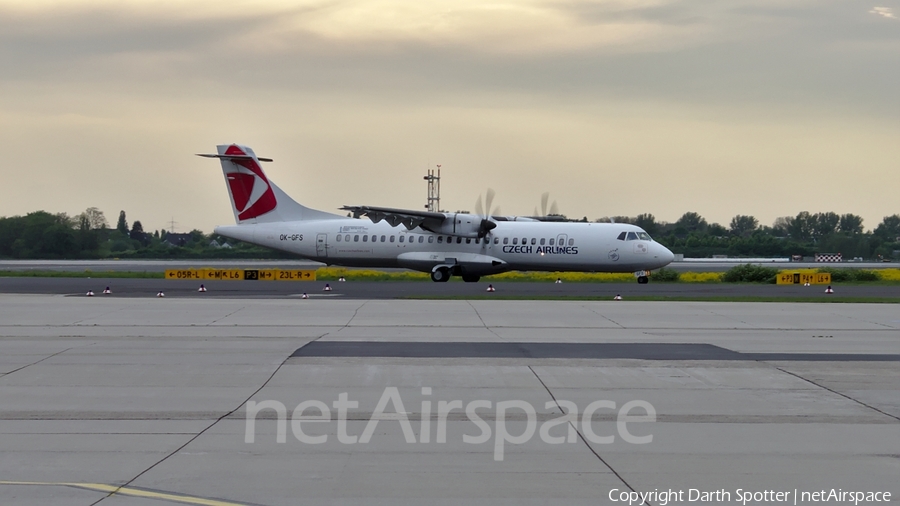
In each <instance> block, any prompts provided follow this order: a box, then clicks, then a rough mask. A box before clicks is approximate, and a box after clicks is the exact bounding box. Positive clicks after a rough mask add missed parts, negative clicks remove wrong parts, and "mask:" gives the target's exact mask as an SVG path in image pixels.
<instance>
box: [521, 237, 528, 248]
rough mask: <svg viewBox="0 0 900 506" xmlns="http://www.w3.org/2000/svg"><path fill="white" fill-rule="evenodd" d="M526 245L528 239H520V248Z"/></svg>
mask: <svg viewBox="0 0 900 506" xmlns="http://www.w3.org/2000/svg"><path fill="white" fill-rule="evenodd" d="M526 244H528V239H527V238H525V237H523V238H522V246H525V245H526Z"/></svg>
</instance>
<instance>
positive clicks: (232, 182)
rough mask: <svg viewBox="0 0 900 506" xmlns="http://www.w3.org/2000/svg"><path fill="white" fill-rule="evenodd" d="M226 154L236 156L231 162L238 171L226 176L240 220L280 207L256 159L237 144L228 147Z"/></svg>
mask: <svg viewBox="0 0 900 506" xmlns="http://www.w3.org/2000/svg"><path fill="white" fill-rule="evenodd" d="M224 154H226V155H232V156H235V158H231V159H230V161H231V163H233V164H235V166H237V167H238V170H237V171H235V172H227V173H226V174H225V177H226V178H227V179H228V188H229V189H230V190H231V198H232V200H233V202H234V208H235V210H236V212H237V215H238V220H239V221H244V220H251V219H253V218H256V217H258V216H262V215H263V214H266V213H268V212H271V211H272V210H274V209H275V206H277V205H278V202H277V201H276V200H275V193H274V192H273V191H272V186H271V185H270V184H269V180H268V179H267V178H266V174H265V173H264V172H263V170H262V167H260V166H259V162H257V161H256V157H255V156H249V155H247V153H245V152H244V150H242V149H241V148H240V147H238V146H237V145H235V144H232V145H231V146H228V149H226V150H225V153H224ZM238 157H240V158H238ZM245 157H246V158H245Z"/></svg>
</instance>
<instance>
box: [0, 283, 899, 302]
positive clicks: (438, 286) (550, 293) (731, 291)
mask: <svg viewBox="0 0 900 506" xmlns="http://www.w3.org/2000/svg"><path fill="white" fill-rule="evenodd" d="M487 279H489V278H486V280H485V281H481V282H479V283H463V282H455V281H454V282H449V283H433V282H429V281H412V282H401V281H374V282H366V281H348V282H344V283H341V282H336V281H314V282H279V281H205V282H203V284H204V286H205V287H206V288H207V289H208V291H207V292H205V293H200V292H198V291H197V290H198V288H199V286H200V282H199V281H185V280H163V279H118V278H111V279H110V278H96V279H93V278H92V279H84V278H0V293H11V294H12V293H18V294H45V295H68V296H76V297H80V296H84V295H85V294H86V293H87V292H88V291H89V290H90V291H93V292H94V293H95V295H96V296H101V292H102V291H103V290H104V289H105V288H106V287H109V288H110V290H111V291H112V294H111V295H102V296H103V297H113V298H118V297H138V298H152V297H155V296H156V295H157V294H158V293H159V292H160V291H162V292H163V294H164V295H165V296H166V297H177V298H222V297H230V298H275V299H277V298H297V297H300V296H301V295H302V294H304V293H306V294H308V296H309V297H313V298H345V299H365V300H373V299H397V298H422V297H431V298H433V297H455V298H461V297H477V298H481V297H489V296H493V297H498V298H499V297H517V298H541V297H557V298H567V297H576V298H577V297H596V298H601V299H603V298H610V299H611V298H612V297H613V296H615V295H617V294H618V295H621V296H622V297H623V298H627V297H634V296H667V297H754V296H759V297H788V298H790V297H797V298H799V297H821V298H822V299H823V300H827V299H828V298H829V295H828V294H825V293H824V290H825V287H823V286H809V287H805V286H783V285H782V286H779V285H754V284H729V283H709V284H707V283H697V284H690V283H654V282H653V281H651V282H650V283H649V284H646V285H639V284H637V283H636V282H633V283H562V284H555V283H552V282H546V283H523V282H497V283H491V282H490V281H488V280H487ZM489 283H490V284H492V285H493V286H494V287H495V289H496V292H493V293H488V292H486V288H487V286H488V284H489ZM326 284H328V285H329V287H330V288H331V290H330V291H324V288H325V285H326ZM834 287H835V292H836V295H838V296H842V297H843V296H849V297H900V286H891V285H847V286H844V285H834Z"/></svg>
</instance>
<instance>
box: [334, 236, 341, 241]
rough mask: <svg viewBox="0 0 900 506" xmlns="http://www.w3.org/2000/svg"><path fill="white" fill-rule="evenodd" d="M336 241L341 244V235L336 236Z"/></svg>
mask: <svg viewBox="0 0 900 506" xmlns="http://www.w3.org/2000/svg"><path fill="white" fill-rule="evenodd" d="M334 239H335V240H336V241H337V242H341V234H338V235H337V236H335V238H334Z"/></svg>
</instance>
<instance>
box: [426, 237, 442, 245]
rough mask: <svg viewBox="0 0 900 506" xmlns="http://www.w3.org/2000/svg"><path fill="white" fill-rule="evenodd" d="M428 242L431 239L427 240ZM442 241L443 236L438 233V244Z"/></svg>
mask: <svg viewBox="0 0 900 506" xmlns="http://www.w3.org/2000/svg"><path fill="white" fill-rule="evenodd" d="M428 242H431V241H428ZM443 243H444V236H442V235H439V236H438V244H443Z"/></svg>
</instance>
